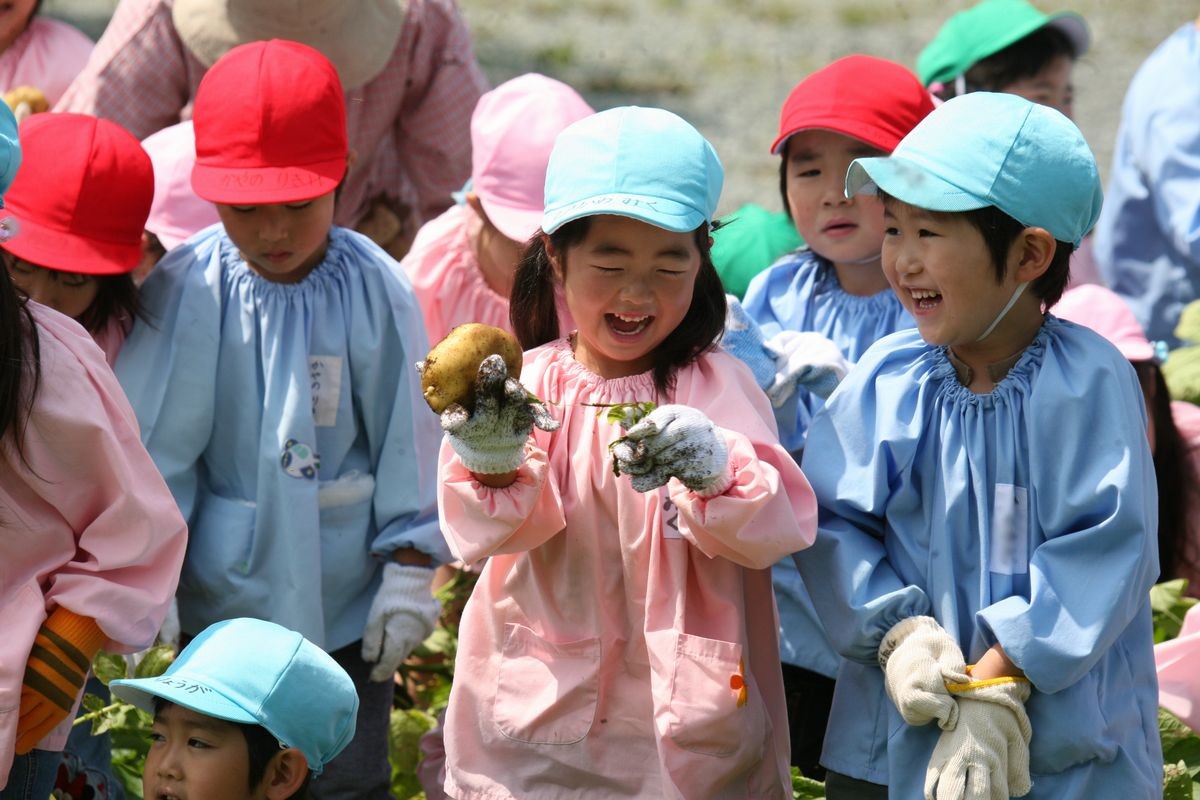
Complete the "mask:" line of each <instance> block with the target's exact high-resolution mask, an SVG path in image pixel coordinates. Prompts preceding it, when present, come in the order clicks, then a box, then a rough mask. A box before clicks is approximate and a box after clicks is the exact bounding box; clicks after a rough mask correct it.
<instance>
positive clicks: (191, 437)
mask: <svg viewBox="0 0 1200 800" xmlns="http://www.w3.org/2000/svg"><path fill="white" fill-rule="evenodd" d="M344 102H345V100H344V95H343V92H342V87H341V83H340V81H339V79H338V75H337V72H336V71H335V69H334V67H333V65H332V64H331V63H330V62H329V60H328V59H326V58H325V57H324V56H322V55H321V54H320V53H318V52H317V51H316V50H314V49H313V48H310V47H308V46H306V45H302V44H298V43H295V42H286V41H281V40H272V41H269V42H255V43H252V44H248V45H243V46H241V47H238V48H235V49H233V50H231V51H230V52H229V53H228V54H227V55H226V56H224V57H223V58H222V59H221V60H220V61H219V62H218V63H217V64H216V65H214V66H213V68H212V69H211V70H209V72H208V73H207V74H206V75H205V79H204V82H203V83H202V85H201V87H200V89H199V90H198V92H197V96H196V109H195V117H194V119H195V134H196V165H195V167H194V168H193V171H192V186H193V188H194V189H195V191H196V193H197V194H198V195H200V196H201V197H203V198H205V199H207V200H209V201H211V202H213V203H215V204H216V206H217V213H218V215H219V216H220V219H221V225H219V226H212V227H210V228H208V229H206V230H205V231H204V232H203V233H202V234H200V235H198V236H196V237H193V238H192V239H191V240H190V241H189V242H188V243H187V244H186V245H185V246H183V247H177V248H175V249H174V250H172V251H171V252H170V253H168V254H167V256H165V257H164V258H163V260H162V262H161V263H160V264H159V265H158V266H157V267H155V269H154V271H153V272H151V273H150V276H149V277H148V278H147V279H146V282H145V283H144V284H143V285H142V299H143V302H144V303H145V308H146V311H147V313H148V314H149V315H150V318H151V319H152V320H153V323H152V324H144V323H138V324H135V325H134V328H133V331H132V332H131V334H130V336H129V339H128V340H127V341H126V343H125V347H124V348H123V350H122V352H121V356H120V358H119V360H118V362H117V373H118V375H119V376H120V378H121V380H122V381H123V383H124V385H125V388H126V391H127V392H128V393H129V396H130V399H131V402H132V404H133V407H134V409H135V410H136V411H137V413H138V419H139V421H140V422H141V423H142V436H143V437H144V439H145V441H146V444H147V448H148V449H149V451H150V453H151V455H152V456H153V457H154V459H155V462H156V463H157V464H158V466H159V469H160V470H161V471H162V473H163V475H164V476H165V477H166V479H167V483H168V485H169V486H170V487H171V489H172V491H173V492H174V494H175V497H176V500H177V501H178V502H179V505H180V508H181V510H182V511H183V513H184V515H185V517H186V518H187V519H188V520H189V522H190V523H191V526H190V529H191V542H190V546H189V548H188V556H187V559H186V561H185V562H184V567H183V575H182V577H181V579H180V586H179V592H178V603H179V616H180V623H181V626H182V629H183V632H184V633H185V634H189V635H194V634H197V633H199V632H200V631H201V630H202V629H203V628H204V627H206V626H207V625H209V624H211V623H213V622H217V621H220V620H223V619H229V618H233V617H239V616H256V617H261V618H264V619H269V620H271V621H274V622H279V623H281V624H285V626H286V627H289V628H292V629H294V630H297V631H299V632H301V633H302V634H304V635H305V637H306V638H308V639H309V640H311V641H313V642H315V643H316V644H318V645H319V646H321V647H323V648H324V649H325V650H326V651H328V652H329V653H330V654H331V655H333V657H334V658H335V660H337V662H338V663H339V664H341V665H342V667H343V668H344V669H345V670H346V671H347V672H348V673H349V674H350V675H351V677H352V678H353V679H354V683H355V687H356V688H357V690H358V693H359V697H360V701H361V703H360V710H359V718H358V722H357V734H356V735H355V738H354V739H353V741H351V743H350V744H349V745H348V747H347V749H346V751H345V752H344V753H343V754H342V755H341V756H340V757H339V758H338V759H337V760H336V761H335V762H334V763H333V764H331V765H330V767H329V769H328V770H327V772H326V775H325V777H324V778H323V779H322V780H321V782H320V785H319V786H314V793H315V794H316V795H317V796H319V797H322V798H328V797H372V798H376V797H378V798H382V797H386V796H387V793H388V786H389V783H390V778H391V770H390V768H389V765H388V761H387V725H388V720H389V712H390V711H391V708H392V700H393V696H394V694H395V684H394V677H395V672H396V668H397V667H398V666H399V664H400V662H401V661H402V660H403V659H404V658H405V657H407V656H408V654H409V653H410V652H411V651H412V649H413V648H414V647H415V646H416V645H417V644H419V643H420V642H421V641H422V640H423V639H424V638H425V637H426V636H427V635H428V634H429V632H430V630H432V626H433V622H434V620H435V619H436V617H437V613H438V607H437V603H436V602H435V601H434V600H433V598H432V596H431V593H430V583H431V579H432V569H431V567H433V566H436V564H437V563H442V562H445V561H446V560H448V553H447V552H446V543H445V540H444V539H443V538H442V535H441V533H440V531H439V529H438V522H437V511H436V500H435V494H434V470H435V464H436V452H437V447H438V439H439V437H438V431H437V425H436V420H435V419H434V418H433V417H432V416H431V415H430V414H429V413H428V412H427V411H426V410H425V402H424V400H423V399H422V395H421V388H420V383H419V380H418V376H417V374H416V372H415V371H414V370H413V368H412V364H413V363H414V362H415V361H417V360H418V359H420V358H421V357H423V356H424V355H425V353H426V352H428V349H429V348H428V344H427V342H426V339H425V332H424V330H423V326H422V324H421V314H420V310H419V309H418V307H417V304H416V300H415V298H414V297H413V295H412V291H411V289H410V288H409V286H408V284H407V282H406V281H405V280H404V279H403V277H398V276H397V274H396V273H395V267H396V265H395V262H394V260H393V259H391V257H389V256H388V255H387V254H386V253H385V252H384V251H383V250H381V249H380V248H379V247H378V246H376V245H375V244H374V243H372V242H371V241H370V240H368V239H367V238H366V237H365V236H362V235H360V234H357V233H354V232H353V231H349V230H346V229H344V228H340V227H337V226H335V225H333V215H334V192H335V190H336V189H337V187H338V186H339V185H340V184H341V182H342V179H343V178H344V177H345V175H346V168H347V162H348V160H349V149H348V144H347V139H346V125H345V108H344Z"/></svg>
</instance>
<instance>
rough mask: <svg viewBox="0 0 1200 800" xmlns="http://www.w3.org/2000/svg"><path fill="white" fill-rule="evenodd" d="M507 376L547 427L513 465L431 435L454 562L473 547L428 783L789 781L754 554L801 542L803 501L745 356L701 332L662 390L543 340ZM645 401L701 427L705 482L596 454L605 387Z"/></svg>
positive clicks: (504, 793)
mask: <svg viewBox="0 0 1200 800" xmlns="http://www.w3.org/2000/svg"><path fill="white" fill-rule="evenodd" d="M521 377H522V382H523V383H524V384H525V386H526V387H527V388H528V389H529V390H530V391H531V392H533V393H534V394H536V395H537V396H538V397H540V398H542V399H543V400H544V401H545V402H546V403H547V407H548V408H549V409H550V411H551V413H552V414H553V415H554V417H555V418H556V419H559V420H561V422H562V427H561V428H560V429H559V430H558V431H556V432H554V433H545V432H542V431H540V430H535V431H534V435H533V437H532V439H531V441H530V442H529V444H528V445H527V446H526V447H527V449H526V454H527V460H526V462H525V463H524V464H523V465H522V466H521V468H520V470H519V471H518V475H517V479H516V482H515V483H514V484H513V485H511V486H509V487H507V488H504V489H490V488H487V487H484V486H483V485H482V484H480V483H479V482H478V481H476V480H475V479H474V478H473V476H472V475H471V473H469V472H468V471H467V470H466V469H465V468H464V467H463V465H462V462H461V461H460V460H459V459H458V457H457V455H456V454H455V453H454V451H453V449H452V448H451V447H450V445H449V444H448V443H446V442H443V445H442V452H441V461H440V472H439V482H438V483H439V497H438V500H439V502H438V507H439V511H440V513H441V522H442V530H443V531H444V533H445V534H446V538H447V540H448V542H449V544H450V549H451V551H452V552H453V553H454V554H455V555H456V556H457V557H459V558H461V559H462V560H463V561H465V562H468V563H470V562H473V561H476V560H478V559H481V558H485V557H488V558H489V560H488V562H487V564H486V566H485V567H484V569H483V573H482V575H481V576H480V579H479V583H478V584H477V585H476V587H475V590H474V593H473V595H472V597H471V599H470V601H469V602H468V603H467V606H466V609H465V610H464V613H463V618H462V625H461V628H460V629H459V650H458V655H457V658H456V661H455V679H454V688H453V690H452V692H451V696H450V705H449V708H448V709H447V713H446V724H445V727H446V737H445V738H446V772H447V776H446V783H445V789H446V793H447V795H448V796H450V797H452V798H458V800H467V799H468V798H489V800H496V799H497V798H521V799H522V800H536V799H537V798H562V797H588V798H655V799H656V800H661V798H672V797H682V798H707V799H716V798H735V797H736V798H790V797H791V784H790V779H789V767H788V754H789V746H788V733H787V731H788V727H787V720H786V716H785V706H784V695H783V682H782V677H781V673H780V662H779V644H778V640H777V637H778V622H777V614H776V611H775V603H774V598H773V595H772V591H771V573H770V567H771V565H772V564H773V563H775V562H776V561H778V560H779V559H780V558H782V557H784V556H786V555H788V554H789V553H791V552H793V551H796V550H800V549H803V548H804V547H807V546H808V545H809V544H811V543H812V541H813V538H814V537H815V535H816V500H815V499H814V496H813V492H812V489H811V488H810V487H809V485H808V481H807V480H806V479H805V477H804V475H803V473H801V472H800V469H799V467H797V466H796V463H795V462H794V461H793V460H792V459H791V457H790V456H789V455H788V454H787V453H786V452H785V451H784V450H783V448H782V447H780V446H779V444H778V439H777V437H776V435H775V423H774V419H773V416H772V413H771V408H770V405H769V403H768V401H767V399H766V397H765V396H764V395H763V393H762V391H761V390H760V389H759V388H758V387H757V385H756V384H755V382H754V378H753V377H752V375H751V374H750V371H749V369H747V368H746V367H745V366H744V365H743V364H742V363H741V362H739V361H738V360H737V359H735V358H734V357H733V356H730V355H729V354H727V353H725V352H723V351H719V350H718V351H715V352H710V353H707V354H705V355H703V356H701V357H700V358H699V359H698V360H697V361H696V362H695V363H693V364H692V365H690V366H688V367H686V368H684V369H682V370H680V371H679V372H678V373H677V376H676V385H675V388H674V391H673V392H672V394H671V396H670V397H669V398H662V397H658V396H657V392H656V391H655V387H654V383H653V380H652V377H651V374H650V373H644V374H641V375H636V376H633V377H629V378H621V379H615V380H605V379H603V378H600V377H598V376H596V375H595V374H593V373H592V372H590V371H589V370H587V369H586V368H585V367H583V366H582V365H581V364H580V363H579V362H577V361H576V360H575V358H574V355H573V354H572V351H571V347H570V345H569V344H568V342H567V340H565V339H560V340H558V341H556V342H553V343H550V344H548V345H544V346H542V347H539V348H537V349H535V350H532V351H530V352H528V353H526V355H525V366H524V369H523V371H522V376H521ZM647 400H654V401H656V402H658V403H660V404H662V403H667V402H671V403H680V404H684V405H689V406H692V407H695V408H697V409H700V410H701V411H703V412H704V413H705V414H706V415H708V416H709V418H710V419H712V420H713V422H714V423H715V424H716V425H717V426H719V428H720V430H721V432H722V433H723V435H724V436H725V440H726V442H727V443H728V447H729V460H730V465H731V468H732V473H733V480H732V483H731V485H730V486H729V488H728V489H727V490H726V491H725V492H724V493H723V494H721V495H718V496H716V497H713V498H710V499H704V498H702V497H700V496H699V495H697V494H695V493H694V492H692V491H690V490H688V489H687V488H685V487H684V486H683V485H682V484H680V483H679V482H678V481H677V480H675V479H672V480H671V482H670V483H669V484H668V485H667V486H664V487H662V488H661V489H658V490H656V491H652V492H647V493H645V494H641V493H639V492H637V491H635V490H634V489H633V487H632V486H631V485H630V481H629V478H628V477H626V476H616V475H614V474H613V467H612V458H611V456H610V454H609V449H608V446H609V443H611V442H612V441H613V440H614V439H616V438H618V437H620V436H621V435H622V430H621V428H620V427H619V426H618V425H617V424H616V423H614V422H610V421H609V420H608V419H607V414H606V408H605V406H606V405H608V404H615V403H627V402H634V401H647Z"/></svg>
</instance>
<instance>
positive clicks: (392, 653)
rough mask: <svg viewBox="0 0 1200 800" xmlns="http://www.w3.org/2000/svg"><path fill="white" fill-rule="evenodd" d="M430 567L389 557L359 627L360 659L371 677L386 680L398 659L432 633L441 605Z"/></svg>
mask: <svg viewBox="0 0 1200 800" xmlns="http://www.w3.org/2000/svg"><path fill="white" fill-rule="evenodd" d="M432 585H433V570H431V569H429V568H428V567H414V566H409V565H406V564H397V563H396V562H394V561H389V562H388V563H387V564H385V565H384V566H383V583H381V584H380V585H379V591H377V592H376V593H375V599H374V600H372V601H371V610H370V612H368V613H367V627H366V629H365V630H364V631H363V639H362V657H363V661H366V662H368V663H373V664H374V665H375V667H374V668H373V669H372V670H371V680H373V681H377V682H378V681H390V680H392V678H393V676H395V674H396V670H397V669H399V668H400V664H401V662H403V661H404V659H406V658H408V655H409V653H411V652H412V651H413V650H415V649H416V647H417V645H419V644H420V643H421V642H423V641H425V637H427V636H429V634H431V633H433V626H434V625H435V624H436V623H437V619H438V614H439V613H440V611H441V607H440V606H439V605H438V601H437V600H434V599H433V590H432Z"/></svg>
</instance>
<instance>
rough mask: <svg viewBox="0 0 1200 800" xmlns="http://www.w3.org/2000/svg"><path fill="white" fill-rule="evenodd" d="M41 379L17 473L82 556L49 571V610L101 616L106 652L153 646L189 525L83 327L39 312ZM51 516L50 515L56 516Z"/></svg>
mask: <svg viewBox="0 0 1200 800" xmlns="http://www.w3.org/2000/svg"><path fill="white" fill-rule="evenodd" d="M35 313H36V315H37V319H38V326H39V329H40V331H41V339H40V341H41V362H42V379H41V382H40V383H39V386H38V394H37V399H36V402H35V404H34V407H33V410H32V412H31V416H30V419H29V424H28V426H27V428H26V431H25V437H24V442H23V444H24V448H25V457H26V459H27V461H28V463H29V464H31V465H32V471H30V470H16V471H15V472H16V477H17V478H18V479H20V478H23V479H24V482H25V487H24V489H25V493H26V495H27V496H30V497H33V496H36V497H37V498H40V500H41V501H42V502H41V503H32V504H30V508H29V511H28V513H29V514H30V516H31V517H32V519H33V522H34V523H35V524H36V523H37V522H38V518H39V517H41V518H42V519H43V520H44V522H45V526H46V527H53V526H56V525H61V524H64V523H65V525H66V526H67V527H69V528H70V530H72V531H74V533H75V541H76V546H75V554H74V557H73V558H70V559H68V560H67V561H66V563H63V564H61V565H60V566H58V567H57V568H56V569H55V570H54V571H53V574H51V575H48V576H47V578H46V590H45V597H46V600H47V607H50V606H62V607H64V608H66V609H68V610H69V611H73V612H74V613H76V614H79V615H80V616H85V617H90V618H92V619H95V620H96V622H97V624H99V626H100V628H101V629H102V630H103V631H104V633H105V635H106V636H108V638H109V639H110V640H111V641H110V642H109V643H108V644H107V645H106V649H115V650H123V649H124V650H129V649H133V648H136V647H140V646H144V645H146V644H147V643H149V642H150V641H151V640H152V639H153V638H154V634H155V633H156V632H157V631H158V628H159V626H160V625H161V623H162V619H163V616H164V615H165V614H166V610H167V606H168V604H169V602H170V600H171V598H172V597H173V596H174V594H175V586H176V584H177V583H178V581H179V571H180V567H181V565H182V563H183V554H184V550H185V547H186V544H187V527H186V525H185V524H184V521H183V518H182V517H181V516H180V514H179V510H178V508H177V507H176V505H175V500H174V499H173V498H172V496H171V493H170V491H169V490H168V489H167V486H166V483H165V482H164V481H163V479H162V477H161V476H160V475H159V473H158V470H157V469H156V468H155V466H154V462H153V461H151V459H150V456H149V454H147V452H146V450H145V448H144V447H143V446H142V443H141V439H140V438H139V436H138V427H137V421H136V418H135V417H134V413H133V409H131V408H130V406H129V403H128V401H127V400H126V399H125V394H124V393H123V392H122V391H121V387H120V385H119V384H118V383H117V379H116V377H115V376H114V375H113V373H112V371H111V370H110V369H109V368H108V365H107V364H106V363H105V362H104V360H103V357H102V354H101V352H100V350H99V348H97V347H95V346H94V344H93V343H92V341H91V339H90V338H89V337H86V333H85V332H84V331H83V329H82V328H79V327H78V326H77V325H75V323H74V322H73V321H71V320H68V319H67V318H65V317H61V316H60V315H57V314H51V313H50V312H45V311H42V312H35ZM51 515H53V516H51Z"/></svg>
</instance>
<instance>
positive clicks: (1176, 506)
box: [1054, 286, 1200, 597]
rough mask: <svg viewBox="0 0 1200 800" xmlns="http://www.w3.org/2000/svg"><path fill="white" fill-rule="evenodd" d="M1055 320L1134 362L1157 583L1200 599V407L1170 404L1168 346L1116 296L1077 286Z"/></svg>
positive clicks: (1057, 307) (1056, 308) (1059, 307)
mask: <svg viewBox="0 0 1200 800" xmlns="http://www.w3.org/2000/svg"><path fill="white" fill-rule="evenodd" d="M1054 316H1056V317H1058V318H1059V319H1067V320H1071V321H1072V322H1078V323H1079V324H1080V325H1086V326H1088V327H1089V328H1091V329H1092V330H1094V331H1096V333H1099V334H1100V335H1101V336H1103V337H1104V338H1105V339H1108V340H1109V341H1110V342H1112V343H1113V345H1114V346H1115V347H1116V348H1117V349H1118V350H1120V351H1121V355H1123V356H1125V358H1127V359H1128V360H1129V362H1130V363H1131V364H1133V369H1134V371H1135V372H1136V373H1137V376H1138V383H1139V384H1140V385H1141V387H1142V395H1143V396H1144V397H1145V400H1146V413H1147V423H1148V425H1147V428H1146V433H1147V435H1148V436H1149V439H1150V453H1151V454H1152V455H1153V456H1154V476H1155V480H1156V482H1157V485H1158V558H1159V565H1160V566H1159V574H1160V578H1159V579H1160V580H1172V579H1174V578H1186V579H1187V581H1188V593H1189V594H1190V595H1192V596H1193V597H1200V407H1197V406H1194V405H1192V404H1191V403H1186V402H1183V401H1181V400H1175V401H1172V400H1171V395H1170V393H1169V392H1168V391H1167V383H1166V381H1165V380H1164V379H1163V374H1162V369H1160V367H1161V365H1162V362H1163V359H1164V358H1165V355H1166V346H1165V345H1163V343H1162V342H1155V343H1153V344H1152V343H1151V342H1150V341H1149V340H1147V339H1146V334H1145V333H1143V332H1142V328H1141V326H1140V325H1138V322H1137V319H1136V318H1135V317H1134V316H1133V311H1131V310H1130V309H1129V306H1128V305H1126V304H1125V301H1124V300H1122V299H1121V298H1120V296H1119V295H1117V294H1116V293H1115V292H1113V291H1111V290H1109V289H1105V288H1104V287H1103V286H1079V287H1076V288H1074V289H1071V290H1070V291H1068V292H1066V293H1064V294H1063V296H1062V300H1060V301H1059V302H1058V303H1057V304H1056V305H1055V306H1054Z"/></svg>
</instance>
